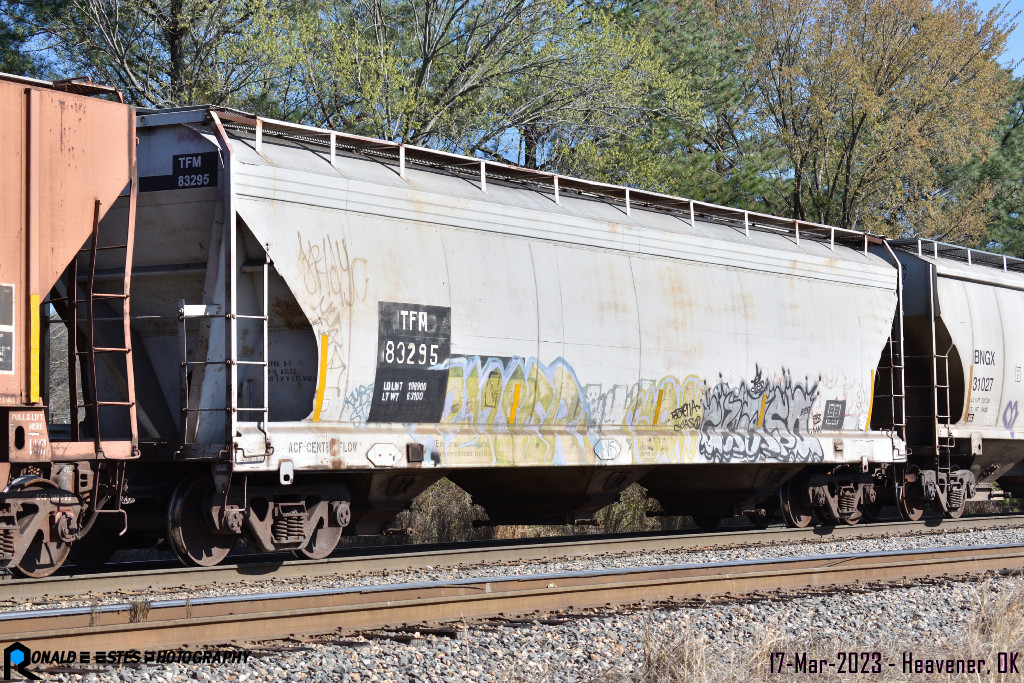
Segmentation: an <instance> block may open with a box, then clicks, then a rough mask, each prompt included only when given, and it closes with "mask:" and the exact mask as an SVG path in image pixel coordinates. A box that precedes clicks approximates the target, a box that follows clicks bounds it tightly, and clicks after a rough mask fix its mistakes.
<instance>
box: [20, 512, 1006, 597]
mask: <svg viewBox="0 0 1024 683" xmlns="http://www.w3.org/2000/svg"><path fill="white" fill-rule="evenodd" d="M1015 543H1022V544H1024V527H1017V528H1014V527H1011V528H1002V529H984V530H960V531H956V530H951V531H930V532H928V533H918V534H904V535H893V536H887V537H874V538H863V539H832V538H829V537H827V536H824V537H822V538H821V539H820V540H815V541H805V542H801V543H784V542H777V541H776V542H772V543H766V544H763V545H756V546H746V547H735V548H715V549H689V550H685V549H684V550H673V551H663V552H633V553H617V554H607V555H594V556H589V557H583V558H571V559H556V560H552V561H546V562H538V561H529V562H523V563H517V564H509V563H500V564H474V565H465V566H458V567H443V566H437V567H426V568H422V569H419V568H417V569H408V570H400V571H395V570H391V571H388V572H386V573H381V572H374V573H355V574H348V575H342V576H326V577H297V578H289V579H266V580H247V581H238V582H231V583H223V584H215V585H206V586H182V587H180V588H176V589H175V588H169V589H152V590H150V591H149V592H147V595H145V596H140V595H139V594H138V592H137V591H132V592H124V593H121V592H117V591H113V592H109V593H105V594H103V595H82V596H62V597H60V598H44V599H38V600H25V601H14V600H9V601H5V600H0V612H11V611H16V610H30V609H50V608H60V607H91V606H93V605H98V606H104V605H115V604H121V603H125V602H131V601H133V600H138V599H139V598H140V597H145V598H148V599H150V600H185V599H186V598H191V599H193V600H195V599H196V598H204V597H218V596H224V595H256V594H261V593H275V592H282V591H293V590H317V589H330V588H348V587H354V586H381V585H392V584H399V583H415V582H426V581H447V580H451V579H469V578H492V577H498V576H522V575H531V574H552V573H558V572H574V571H588V570H595V569H621V568H626V567H654V566H663V565H676V564H704V563H711V562H730V561H734V560H753V559H770V558H778V557H801V556H809V555H841V554H846V553H869V552H880V551H898V550H911V549H919V548H920V549H924V548H940V547H947V546H950V547H952V546H962V545H974V546H978V545H1005V544H1015Z"/></svg>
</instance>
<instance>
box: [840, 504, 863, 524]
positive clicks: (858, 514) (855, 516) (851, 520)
mask: <svg viewBox="0 0 1024 683" xmlns="http://www.w3.org/2000/svg"><path fill="white" fill-rule="evenodd" d="M863 516H864V511H863V510H861V509H860V508H859V507H858V508H857V509H856V510H854V511H853V512H852V513H850V515H849V516H848V517H840V518H839V521H840V522H842V523H843V524H845V525H846V526H853V525H854V524H856V523H857V522H859V521H860V520H861V518H862V517H863Z"/></svg>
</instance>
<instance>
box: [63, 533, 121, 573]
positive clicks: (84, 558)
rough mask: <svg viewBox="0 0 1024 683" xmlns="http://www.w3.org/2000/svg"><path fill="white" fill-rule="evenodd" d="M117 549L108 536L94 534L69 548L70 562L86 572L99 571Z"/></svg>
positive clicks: (115, 543) (114, 542)
mask: <svg viewBox="0 0 1024 683" xmlns="http://www.w3.org/2000/svg"><path fill="white" fill-rule="evenodd" d="M94 536H95V538H94ZM117 547H118V546H117V542H116V541H115V540H114V539H112V538H110V535H108V534H97V533H95V532H94V533H93V535H91V536H86V537H85V538H83V539H80V540H78V541H75V543H74V545H72V546H71V561H72V562H74V563H75V566H76V567H79V568H81V569H84V570H86V571H93V570H96V569H100V568H101V567H102V566H103V565H105V564H106V563H107V562H109V561H110V558H111V557H113V556H114V553H115V552H117Z"/></svg>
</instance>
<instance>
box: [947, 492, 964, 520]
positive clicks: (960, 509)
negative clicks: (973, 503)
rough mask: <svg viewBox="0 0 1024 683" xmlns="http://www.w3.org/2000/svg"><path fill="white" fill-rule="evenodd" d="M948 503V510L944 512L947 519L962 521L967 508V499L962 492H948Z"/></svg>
mask: <svg viewBox="0 0 1024 683" xmlns="http://www.w3.org/2000/svg"><path fill="white" fill-rule="evenodd" d="M946 501H947V503H948V504H949V509H948V510H943V511H942V514H943V515H945V516H946V518H947V519H960V517H961V516H963V514H964V510H965V509H966V508H967V497H966V496H965V495H964V494H963V493H962V492H961V491H958V492H956V493H951V492H949V491H947V492H946Z"/></svg>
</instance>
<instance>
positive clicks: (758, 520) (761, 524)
mask: <svg viewBox="0 0 1024 683" xmlns="http://www.w3.org/2000/svg"><path fill="white" fill-rule="evenodd" d="M747 519H748V520H750V523H751V524H753V525H754V526H756V527H757V528H758V529H767V528H768V513H767V512H766V513H764V514H759V513H757V512H749V513H747Z"/></svg>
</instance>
